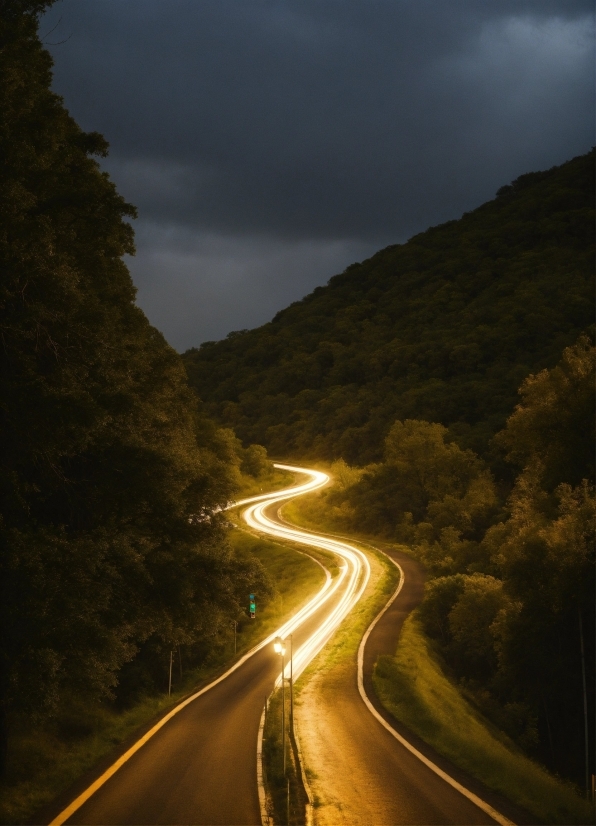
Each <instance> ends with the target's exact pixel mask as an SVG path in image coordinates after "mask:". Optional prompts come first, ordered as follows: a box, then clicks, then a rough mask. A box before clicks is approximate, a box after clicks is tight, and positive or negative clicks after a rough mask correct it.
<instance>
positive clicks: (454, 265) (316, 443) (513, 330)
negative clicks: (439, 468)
mask: <svg viewBox="0 0 596 826" xmlns="http://www.w3.org/2000/svg"><path fill="white" fill-rule="evenodd" d="M593 272H594V152H593V151H592V152H590V153H588V154H587V155H584V156H581V157H578V158H575V159H574V160H572V161H569V162H568V163H565V164H563V166H560V167H556V168H553V169H551V170H548V171H546V172H534V173H530V174H527V175H522V176H521V177H520V178H518V179H517V180H516V181H514V182H513V184H511V185H510V186H505V187H503V188H502V189H501V190H500V191H499V192H498V194H497V197H496V198H495V199H494V200H493V201H490V202H489V203H486V204H484V205H483V206H481V207H479V208H478V209H476V210H474V211H473V212H471V213H467V214H466V215H464V216H463V217H462V218H461V219H460V220H458V221H450V222H448V223H446V224H443V225H441V226H438V227H434V228H432V229H429V230H427V231H426V232H423V233H421V234H420V235H416V236H415V237H413V238H412V239H410V241H408V242H407V243H406V244H400V245H395V246H392V247H387V248H386V249H384V250H382V251H380V252H378V253H377V254H376V255H374V256H373V257H372V258H370V259H369V260H367V261H364V262H362V263H361V264H353V265H352V266H350V267H348V268H347V270H346V271H345V272H344V273H343V274H341V275H337V276H335V277H334V278H332V279H331V280H330V282H329V284H328V285H327V286H326V287H318V288H317V289H316V290H314V292H312V293H311V294H310V295H308V296H307V297H306V298H304V299H303V300H302V301H299V302H297V303H295V304H292V305H291V306H290V307H288V308H287V309H285V310H283V311H282V312H280V313H278V315H277V316H276V317H275V318H274V319H273V321H272V322H270V323H269V324H265V325H264V326H263V327H260V328H258V329H255V330H251V331H241V332H236V333H230V335H229V336H228V338H227V339H225V340H224V341H220V342H217V343H212V342H211V343H205V344H203V345H201V347H200V348H199V349H192V350H189V351H188V352H186V353H185V354H184V361H185V364H186V368H187V371H188V374H189V378H190V381H191V384H192V386H193V387H194V388H195V389H196V391H197V393H198V394H199V396H200V397H201V399H202V400H203V401H204V402H205V404H206V406H207V409H208V410H209V411H210V412H211V413H212V414H213V415H214V416H216V417H217V419H218V420H219V421H221V422H223V423H225V424H227V425H229V426H231V427H233V428H234V429H235V431H236V433H237V434H238V436H240V438H242V439H243V440H245V441H246V442H258V443H259V444H263V445H265V446H266V447H267V449H268V450H269V452H270V453H273V454H277V455H288V456H289V455H291V456H294V457H298V456H303V457H313V458H325V459H337V458H340V457H343V458H344V459H345V460H346V461H347V462H349V463H350V464H360V465H362V464H366V463H368V462H371V461H376V460H378V459H380V458H381V455H382V450H383V442H384V439H385V437H386V436H387V433H388V432H389V429H390V427H391V425H392V423H393V422H394V421H395V420H396V419H399V420H401V421H403V420H405V419H408V418H413V419H424V420H427V421H433V422H440V423H441V424H443V425H444V426H446V427H448V428H449V432H450V435H451V436H453V437H454V438H455V439H456V440H457V442H458V444H460V445H461V446H462V447H470V448H472V449H474V450H475V451H476V452H478V453H480V454H482V455H487V453H488V451H489V450H490V448H489V445H490V440H491V438H492V436H493V435H494V434H495V433H496V432H497V431H498V430H500V429H501V428H502V427H503V426H504V424H505V420H506V418H507V416H508V415H509V414H510V413H511V411H512V410H513V407H514V406H515V403H516V400H517V388H518V387H519V385H520V383H521V382H522V381H523V379H524V378H525V377H526V376H527V375H528V374H529V373H533V372H537V371H538V370H541V369H543V368H545V367H552V366H554V364H555V363H556V362H557V360H558V359H559V358H560V356H561V353H562V351H563V348H564V347H566V346H568V345H570V344H572V343H573V342H575V341H576V339H577V337H578V335H579V334H580V333H581V332H583V331H585V330H586V329H587V328H588V327H589V326H590V325H591V324H592V323H593V320H594V286H593ZM495 458H496V457H495Z"/></svg>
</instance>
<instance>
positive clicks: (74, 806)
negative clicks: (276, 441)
mask: <svg viewBox="0 0 596 826" xmlns="http://www.w3.org/2000/svg"><path fill="white" fill-rule="evenodd" d="M279 467H283V468H284V469H286V470H289V471H294V472H297V473H303V474H306V475H308V476H310V477H311V478H310V481H308V482H306V483H304V484H302V485H298V486H295V487H292V488H286V489H284V490H282V491H277V492H274V493H269V494H263V495H261V496H253V497H249V498H247V499H242V500H240V501H239V502H232V503H230V504H229V505H228V509H229V508H232V507H242V506H244V505H248V504H250V503H261V505H255V507H261V508H264V507H265V506H268V505H270V504H271V503H272V502H276V501H280V502H281V501H283V500H285V499H291V498H293V497H294V496H300V495H302V494H303V493H308V492H310V491H312V490H316V489H317V488H320V487H322V486H323V485H326V484H327V482H328V481H329V477H328V476H327V474H325V473H321V472H320V471H315V470H306V469H304V468H297V467H293V466H290V465H282V466H279ZM249 510H252V509H251V508H249ZM259 530H262V528H259ZM293 541H301V540H299V539H296V540H293ZM302 544H308V543H305V542H302ZM326 574H327V575H326V581H325V584H324V585H323V587H322V588H321V589H320V591H319V592H318V593H317V594H316V595H315V596H314V597H313V598H312V599H311V600H310V601H309V602H308V603H307V604H306V605H305V606H304V607H303V608H302V609H301V610H300V611H298V613H297V614H295V615H294V616H293V617H292V618H291V619H290V620H288V621H287V622H286V623H284V625H282V626H281V628H278V629H277V630H276V631H273V632H272V633H271V634H269V636H268V637H266V638H265V639H264V640H262V642H260V643H258V644H257V645H255V646H254V647H253V648H251V650H250V651H248V652H247V653H246V654H244V656H243V657H241V658H240V659H239V660H238V661H237V662H236V663H234V665H232V666H231V668H229V669H228V670H227V671H226V672H225V673H224V674H222V675H221V676H220V677H218V678H217V679H216V680H213V682H211V683H209V685H206V686H204V687H203V688H202V689H200V691H197V692H195V693H194V694H192V695H191V696H190V697H187V698H186V699H185V700H183V701H182V702H181V703H179V704H178V705H177V706H175V707H174V708H173V709H171V711H169V712H168V713H167V714H166V715H165V716H164V717H162V718H161V719H160V720H159V721H158V722H157V723H156V724H155V725H154V726H153V727H152V728H151V729H149V731H147V732H146V733H145V734H144V735H143V736H142V737H141V738H140V739H139V740H137V741H136V742H135V743H133V745H132V746H131V747H130V748H129V749H128V750H127V751H125V752H124V754H123V755H121V756H120V757H119V758H118V760H116V761H115V762H114V763H112V765H111V766H110V767H109V768H108V769H106V771H104V772H103V774H101V775H100V776H99V777H98V778H97V779H96V780H95V781H94V782H93V783H91V785H90V786H88V787H87V788H86V789H85V791H83V792H81V794H80V795H78V797H76V798H75V799H74V800H73V801H72V803H70V804H69V805H68V806H67V807H66V808H65V809H63V810H62V811H61V812H60V814H58V815H57V816H56V817H55V818H54V819H53V820H52V821H51V822H50V824H49V826H62V824H64V823H65V822H66V821H67V820H68V819H69V818H70V817H72V815H73V814H74V813H75V812H76V811H77V810H78V809H80V808H81V806H82V805H83V804H84V803H86V802H87V801H88V800H89V798H91V797H92V796H93V795H94V794H95V792H97V791H98V790H99V789H100V788H101V787H102V786H103V785H104V784H105V783H106V782H107V781H108V780H109V779H110V778H111V777H113V776H114V774H116V772H117V771H118V770H119V769H120V768H122V766H123V765H124V764H125V763H127V762H128V761H129V760H130V758H131V757H132V756H133V755H134V754H136V752H137V751H139V749H141V748H142V747H143V746H144V745H145V743H147V742H148V741H149V740H150V739H151V738H152V737H153V736H154V735H155V734H157V732H158V731H159V730H160V729H161V728H163V726H165V724H166V723H167V722H169V721H170V720H171V719H172V717H174V716H175V715H176V714H178V713H179V712H180V711H182V709H184V708H186V706H188V705H189V704H190V703H192V702H194V701H195V700H196V699H198V698H199V697H201V696H202V695H203V694H205V693H206V692H207V691H210V690H211V689H212V688H214V687H215V686H216V685H218V684H219V683H221V682H222V681H223V680H225V679H226V678H227V677H229V675H230V674H232V672H234V671H236V669H238V668H240V666H241V665H243V664H244V663H245V662H246V661H247V660H248V659H249V658H250V657H252V656H253V655H254V654H256V653H257V651H260V650H261V649H262V648H264V647H265V646H266V645H269V644H270V643H271V642H273V640H274V639H275V637H277V636H286V635H287V634H290V633H292V631H293V630H295V629H296V628H297V627H298V626H299V625H301V624H302V623H303V622H304V621H305V620H306V619H308V618H309V617H310V616H311V615H312V614H313V613H314V612H315V611H316V610H318V608H320V607H321V606H322V605H323V604H324V603H325V602H326V601H327V600H328V599H330V597H331V596H332V595H333V594H334V593H335V591H336V590H337V588H338V587H339V584H340V582H341V581H343V577H344V576H345V575H346V572H343V575H341V576H340V577H337V578H336V582H335V583H334V582H333V580H332V578H331V575H330V574H329V572H328V571H327V572H326ZM332 583H333V584H332ZM323 644H324V642H323ZM313 656H314V655H313ZM304 667H306V666H305V665H302V668H304Z"/></svg>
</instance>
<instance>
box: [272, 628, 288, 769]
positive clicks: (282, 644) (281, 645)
mask: <svg viewBox="0 0 596 826" xmlns="http://www.w3.org/2000/svg"><path fill="white" fill-rule="evenodd" d="M273 650H274V651H275V653H276V654H279V655H280V656H281V747H282V751H283V756H284V757H283V765H284V775H285V773H286V687H285V681H284V654H285V653H286V641H285V640H282V638H281V637H276V638H275V640H274V641H273Z"/></svg>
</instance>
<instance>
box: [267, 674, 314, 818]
mask: <svg viewBox="0 0 596 826" xmlns="http://www.w3.org/2000/svg"><path fill="white" fill-rule="evenodd" d="M285 699H286V702H285V722H286V772H285V774H284V770H283V750H282V705H283V704H282V698H281V691H279V690H278V691H276V692H275V693H274V694H273V695H272V696H271V699H270V700H269V703H268V706H267V715H266V717H265V729H264V732H263V767H264V774H265V783H266V786H267V791H268V792H269V799H270V809H269V815H270V816H271V817H272V818H273V822H274V823H275V824H290V826H302V824H304V823H305V821H306V802H307V800H306V793H305V791H304V786H303V785H302V778H301V776H300V768H299V765H298V760H297V756H296V754H295V752H294V749H293V747H292V743H291V741H290V736H289V731H290V708H289V705H290V704H289V698H288V692H287V688H286V698H285Z"/></svg>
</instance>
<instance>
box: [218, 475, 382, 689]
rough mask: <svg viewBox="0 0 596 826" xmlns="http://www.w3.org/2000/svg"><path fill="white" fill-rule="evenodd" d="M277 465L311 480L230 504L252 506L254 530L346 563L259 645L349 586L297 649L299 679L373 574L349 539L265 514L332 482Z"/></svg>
mask: <svg viewBox="0 0 596 826" xmlns="http://www.w3.org/2000/svg"><path fill="white" fill-rule="evenodd" d="M275 467H276V468H279V469H280V470H288V471H292V472H294V473H303V474H306V475H307V476H309V477H310V479H309V481H308V482H305V483H304V484H302V485H297V486H295V487H292V488H286V489H284V490H281V491H277V492H276V493H267V494H263V495H262V496H253V497H250V498H248V499H242V500H240V501H239V502H234V503H233V505H231V506H230V507H237V506H242V505H250V507H248V508H247V509H246V510H245V511H244V512H243V514H242V517H243V518H244V520H245V521H246V523H247V524H248V525H249V526H250V527H251V528H253V529H254V530H258V531H260V532H261V533H264V534H267V535H268V536H274V537H276V538H278V539H285V540H287V541H290V542H296V543H299V544H301V545H307V546H309V547H312V548H320V549H322V550H325V551H330V552H331V553H333V554H336V555H337V556H339V557H340V558H341V559H342V560H343V562H344V564H343V565H341V566H340V567H339V574H338V575H337V577H336V578H335V579H332V578H331V576H330V574H329V572H327V578H326V581H325V584H324V585H323V587H322V588H321V590H320V591H319V592H318V594H316V596H315V597H313V599H311V600H310V602H308V603H307V604H306V605H305V606H304V607H303V608H302V609H301V610H300V611H298V613H297V614H295V615H294V616H293V617H292V618H291V619H289V620H288V621H287V622H286V623H285V624H284V625H282V626H281V628H278V629H277V630H276V631H274V632H273V633H272V634H271V635H270V636H269V637H267V639H266V640H263V642H261V643H260V644H259V645H258V646H257V648H262V647H263V646H265V645H268V644H269V643H270V642H272V640H273V639H274V638H275V637H278V636H279V637H282V638H285V637H287V636H288V635H289V634H292V633H294V631H295V630H296V629H297V628H298V627H299V626H300V625H302V623H303V622H305V620H307V619H308V618H309V617H311V616H312V615H313V614H314V613H315V612H316V611H318V610H319V608H321V607H322V606H323V605H324V604H325V603H326V602H327V601H328V600H329V599H330V598H331V597H332V596H333V595H334V594H335V593H337V591H338V590H339V589H340V588H341V586H342V585H345V587H344V589H343V593H342V594H341V596H340V598H339V600H338V601H337V603H336V604H335V606H334V607H333V608H332V610H331V611H330V613H329V614H327V616H326V617H325V618H324V619H323V620H322V621H321V623H320V625H319V626H318V628H317V629H316V630H315V631H314V632H313V633H312V634H311V635H310V637H309V638H308V639H307V640H306V641H305V642H304V643H303V644H302V645H301V646H300V647H299V648H298V649H297V650H296V651H295V652H294V656H293V673H294V679H297V678H298V677H299V676H300V674H301V673H302V672H303V671H304V669H305V668H306V666H307V665H308V664H309V663H310V662H311V661H312V660H313V659H314V657H316V655H317V654H318V653H319V651H320V650H321V649H322V648H323V646H324V645H325V643H326V642H327V641H328V640H329V638H330V637H331V636H332V634H333V633H334V631H335V630H336V629H337V627H338V626H339V625H340V623H341V622H342V620H343V619H344V618H345V617H346V616H347V614H348V613H349V612H350V611H351V610H352V608H353V607H354V606H355V605H356V603H357V602H358V600H359V599H360V597H361V596H362V594H363V592H364V589H365V588H366V585H367V584H368V580H369V577H370V564H369V562H368V559H367V558H366V556H365V554H364V553H362V551H360V550H358V549H357V548H354V547H353V546H352V545H348V544H347V543H346V542H340V541H339V540H337V539H331V538H330V537H326V536H319V535H318V534H315V533H308V532H306V531H302V530H299V529H298V528H294V527H291V526H286V525H281V524H280V523H279V522H274V521H273V520H271V519H269V517H267V516H266V515H265V509H266V508H268V507H269V506H270V505H272V504H273V503H275V502H283V501H286V500H288V499H293V498H294V497H295V496H301V495H303V494H305V493H310V492H311V491H314V490H318V489H319V488H321V487H323V486H324V485H326V484H327V482H328V481H329V477H328V476H327V474H326V473H321V472H320V471H318V470H310V469H307V468H301V467H293V466H291V465H280V464H276V465H275ZM284 676H286V677H289V676H290V665H289V663H288V665H287V666H286V668H285V671H284ZM280 683H281V675H280V677H279V678H278V681H277V684H280Z"/></svg>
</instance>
